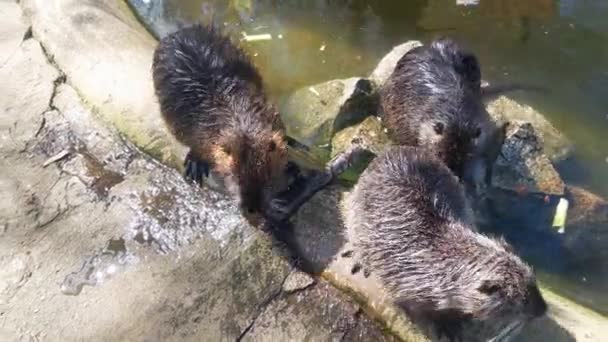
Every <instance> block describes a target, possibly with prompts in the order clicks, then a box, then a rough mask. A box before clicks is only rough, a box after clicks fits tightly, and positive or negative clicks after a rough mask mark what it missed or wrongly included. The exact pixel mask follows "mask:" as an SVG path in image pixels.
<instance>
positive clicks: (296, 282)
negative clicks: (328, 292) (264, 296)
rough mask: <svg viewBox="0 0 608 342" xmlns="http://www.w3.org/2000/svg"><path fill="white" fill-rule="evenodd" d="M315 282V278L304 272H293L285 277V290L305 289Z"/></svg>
mask: <svg viewBox="0 0 608 342" xmlns="http://www.w3.org/2000/svg"><path fill="white" fill-rule="evenodd" d="M314 283H315V279H314V278H313V277H311V276H310V275H308V274H306V273H304V272H299V271H296V272H292V273H290V274H289V275H288V276H287V279H285V283H284V284H283V291H285V292H295V291H299V290H304V289H306V288H308V287H309V286H311V285H313V284H314Z"/></svg>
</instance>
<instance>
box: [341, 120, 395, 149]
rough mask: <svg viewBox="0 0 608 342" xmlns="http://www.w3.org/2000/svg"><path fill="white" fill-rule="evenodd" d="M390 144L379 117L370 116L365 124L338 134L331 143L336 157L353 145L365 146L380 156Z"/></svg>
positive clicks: (362, 123)
mask: <svg viewBox="0 0 608 342" xmlns="http://www.w3.org/2000/svg"><path fill="white" fill-rule="evenodd" d="M389 142H390V141H389V138H388V136H387V134H386V131H385V129H384V127H383V126H382V121H381V120H380V119H379V118H378V117H371V116H370V117H368V118H366V119H365V120H363V122H361V123H359V124H356V125H354V126H351V127H347V128H345V129H343V130H341V131H339V132H338V133H336V135H335V136H334V138H333V139H332V141H331V145H332V146H331V154H332V156H335V155H337V154H338V153H340V152H342V151H345V150H346V149H348V148H349V147H350V146H351V145H353V144H357V145H360V146H363V147H365V148H366V149H368V150H370V151H371V152H373V153H374V154H378V153H380V152H382V151H383V150H384V148H385V147H386V145H387V144H388V143H389Z"/></svg>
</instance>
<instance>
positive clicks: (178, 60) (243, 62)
mask: <svg viewBox="0 0 608 342" xmlns="http://www.w3.org/2000/svg"><path fill="white" fill-rule="evenodd" d="M153 78H154V87H155V90H156V95H157V97H158V99H159V102H160V107H161V112H162V116H163V118H164V120H165V122H166V123H167V125H168V126H169V129H170V130H171V132H172V133H173V135H174V136H175V137H176V138H177V140H178V141H179V142H181V143H182V144H184V145H186V146H188V147H189V148H190V152H189V153H188V155H187V157H186V160H185V163H184V165H185V168H186V170H185V175H186V177H187V178H191V179H193V180H195V181H196V182H198V183H199V184H200V183H202V179H203V176H205V175H208V172H209V169H210V168H212V169H213V170H214V171H216V172H217V173H218V174H220V175H222V176H223V178H224V181H225V183H226V186H227V188H228V190H229V191H230V192H231V193H232V194H233V195H235V196H236V197H237V198H238V199H239V201H240V203H241V207H242V208H243V209H246V210H247V211H248V212H249V213H252V212H259V211H260V210H261V209H262V206H263V205H264V203H267V202H268V201H269V199H270V198H271V197H272V196H273V195H274V193H275V192H276V191H278V190H280V189H281V188H282V187H283V186H284V183H285V177H284V176H285V169H286V166H287V151H286V139H285V137H284V133H283V125H282V123H281V120H280V117H279V113H278V111H277V110H276V109H275V107H274V106H272V105H271V104H269V103H268V101H267V99H266V95H265V92H264V88H263V85H262V78H261V76H260V74H259V73H258V71H257V69H256V68H255V66H254V65H253V64H252V63H251V61H250V60H249V58H248V57H247V55H246V54H245V53H244V52H243V51H242V50H241V49H240V48H238V47H237V46H235V45H234V44H233V43H232V42H231V41H230V39H229V38H228V37H225V36H223V35H221V34H220V33H219V32H218V30H217V29H215V28H213V27H212V26H206V27H205V26H201V25H196V26H192V27H188V28H184V29H181V30H179V31H177V32H175V33H173V34H171V35H168V36H166V37H165V38H163V39H162V40H161V42H160V44H159V46H158V47H157V48H156V51H155V53H154V62H153Z"/></svg>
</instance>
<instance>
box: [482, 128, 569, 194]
mask: <svg viewBox="0 0 608 342" xmlns="http://www.w3.org/2000/svg"><path fill="white" fill-rule="evenodd" d="M492 185H493V186H495V187H498V188H501V189H507V190H513V191H515V192H518V193H522V192H525V193H529V192H533V193H545V194H553V195H561V194H563V193H564V183H563V181H562V179H561V178H560V176H559V174H558V173H557V171H556V170H555V169H554V168H553V165H552V164H551V160H549V158H547V156H546V155H545V154H544V153H543V148H542V143H541V141H540V139H539V138H538V136H537V135H536V131H535V130H534V128H533V126H532V124H530V123H527V122H519V121H512V122H511V124H510V125H509V129H508V132H507V137H506V139H505V143H504V145H503V147H502V150H501V153H500V156H499V157H498V159H497V160H496V164H495V165H494V173H493V175H492Z"/></svg>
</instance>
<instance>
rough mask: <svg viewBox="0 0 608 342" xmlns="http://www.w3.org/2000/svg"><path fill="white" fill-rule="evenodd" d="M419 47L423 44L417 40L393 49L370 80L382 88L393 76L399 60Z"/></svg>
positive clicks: (373, 72)
mask: <svg viewBox="0 0 608 342" xmlns="http://www.w3.org/2000/svg"><path fill="white" fill-rule="evenodd" d="M418 46H422V43H421V42H419V41H417V40H412V41H409V42H406V43H403V44H400V45H397V46H395V47H393V49H392V50H391V51H390V52H389V53H388V54H386V55H385V56H384V57H383V58H382V59H381V60H380V63H378V65H377V66H376V68H375V69H374V71H372V73H371V75H370V76H369V78H370V80H371V81H372V82H374V84H375V85H376V86H377V87H380V86H382V85H383V84H384V82H386V80H387V79H388V78H389V77H390V76H391V74H392V73H393V70H395V66H396V65H397V62H399V59H401V57H403V55H405V54H406V53H407V52H408V51H410V50H411V49H413V48H415V47H418Z"/></svg>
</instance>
